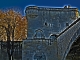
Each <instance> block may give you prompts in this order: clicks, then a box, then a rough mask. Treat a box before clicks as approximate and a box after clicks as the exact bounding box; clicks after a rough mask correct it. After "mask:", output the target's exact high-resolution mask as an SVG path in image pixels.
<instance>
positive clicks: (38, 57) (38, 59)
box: [34, 52, 46, 60]
mask: <svg viewBox="0 0 80 60" xmlns="http://www.w3.org/2000/svg"><path fill="white" fill-rule="evenodd" d="M34 60H46V56H45V54H44V53H41V52H38V53H36V54H35V55H34Z"/></svg>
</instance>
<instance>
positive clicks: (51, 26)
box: [25, 6, 78, 37]
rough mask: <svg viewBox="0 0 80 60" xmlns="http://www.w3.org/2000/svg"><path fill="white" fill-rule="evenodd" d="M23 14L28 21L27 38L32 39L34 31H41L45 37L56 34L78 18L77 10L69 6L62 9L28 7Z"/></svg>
mask: <svg viewBox="0 0 80 60" xmlns="http://www.w3.org/2000/svg"><path fill="white" fill-rule="evenodd" d="M25 13H26V17H27V19H28V37H32V35H33V34H34V31H35V30H36V29H41V30H43V32H44V33H45V35H46V37H49V35H50V34H53V33H54V34H56V33H57V34H58V33H59V32H61V30H63V29H64V28H65V27H66V26H68V25H69V24H70V23H71V22H72V21H74V20H75V19H76V18H78V9H77V8H72V7H70V6H64V8H57V7H56V8H54V7H53V8H49V7H38V6H28V7H26V11H25Z"/></svg>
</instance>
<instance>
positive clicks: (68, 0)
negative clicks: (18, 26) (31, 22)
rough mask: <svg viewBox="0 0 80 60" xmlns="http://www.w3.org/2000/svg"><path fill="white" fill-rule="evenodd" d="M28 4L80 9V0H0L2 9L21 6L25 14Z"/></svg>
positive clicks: (20, 8)
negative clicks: (69, 6)
mask: <svg viewBox="0 0 80 60" xmlns="http://www.w3.org/2000/svg"><path fill="white" fill-rule="evenodd" d="M28 5H37V6H51V7H63V6H64V5H71V6H73V7H77V8H78V9H79V10H80V0H0V9H6V8H19V10H21V11H22V14H24V9H25V7H26V6H28Z"/></svg>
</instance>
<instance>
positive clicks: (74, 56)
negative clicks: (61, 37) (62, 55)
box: [66, 36, 80, 60]
mask: <svg viewBox="0 0 80 60" xmlns="http://www.w3.org/2000/svg"><path fill="white" fill-rule="evenodd" d="M66 60H80V36H79V37H78V38H77V39H76V40H75V41H74V43H73V44H72V46H71V48H70V51H69V53H68V55H67V57H66Z"/></svg>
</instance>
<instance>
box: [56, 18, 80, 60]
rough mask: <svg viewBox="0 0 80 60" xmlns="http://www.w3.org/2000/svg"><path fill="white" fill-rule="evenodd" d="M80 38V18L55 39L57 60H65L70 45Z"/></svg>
mask: <svg viewBox="0 0 80 60" xmlns="http://www.w3.org/2000/svg"><path fill="white" fill-rule="evenodd" d="M79 36H80V18H78V19H77V20H76V21H75V22H73V23H72V24H71V25H70V26H69V27H67V28H66V29H65V30H64V31H62V32H61V33H60V34H59V35H58V36H57V39H56V42H57V57H58V60H65V59H66V56H67V54H68V53H69V51H70V48H71V46H72V44H73V43H74V42H75V41H76V40H77V38H78V37H79Z"/></svg>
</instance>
